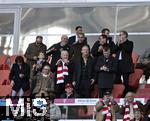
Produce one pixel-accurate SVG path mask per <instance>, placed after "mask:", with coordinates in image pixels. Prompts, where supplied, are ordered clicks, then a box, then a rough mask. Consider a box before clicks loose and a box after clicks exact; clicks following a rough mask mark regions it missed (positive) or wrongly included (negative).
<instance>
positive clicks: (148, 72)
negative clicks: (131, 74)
mask: <svg viewBox="0 0 150 121" xmlns="http://www.w3.org/2000/svg"><path fill="white" fill-rule="evenodd" d="M136 68H139V69H142V70H143V71H144V75H145V80H146V81H147V80H148V79H149V76H150V63H147V64H142V63H138V64H137V65H136Z"/></svg>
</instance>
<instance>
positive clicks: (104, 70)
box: [95, 45, 117, 97]
mask: <svg viewBox="0 0 150 121" xmlns="http://www.w3.org/2000/svg"><path fill="white" fill-rule="evenodd" d="M95 70H96V72H97V73H98V86H99V89H100V96H101V97H103V96H104V93H105V92H107V91H109V92H111V91H112V89H113V85H114V73H115V72H116V71H117V61H116V59H115V58H113V57H112V56H111V54H110V48H109V46H108V45H106V46H104V47H103V55H102V56H100V57H99V58H98V60H97V64H96V66H95Z"/></svg>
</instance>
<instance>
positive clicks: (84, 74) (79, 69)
mask: <svg viewBox="0 0 150 121" xmlns="http://www.w3.org/2000/svg"><path fill="white" fill-rule="evenodd" d="M81 53H82V55H81V57H80V58H77V59H75V60H74V78H73V81H74V84H75V89H76V91H77V93H78V94H79V95H80V97H82V98H89V97H90V87H91V85H92V84H93V83H94V81H95V80H94V78H95V73H94V60H93V58H92V57H91V56H90V47H89V46H88V45H84V46H83V47H82V50H81Z"/></svg>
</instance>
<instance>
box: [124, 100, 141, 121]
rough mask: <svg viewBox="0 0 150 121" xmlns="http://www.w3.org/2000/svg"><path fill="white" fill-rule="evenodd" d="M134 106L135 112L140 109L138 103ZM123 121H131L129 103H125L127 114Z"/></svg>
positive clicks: (125, 113) (134, 103)
mask: <svg viewBox="0 0 150 121" xmlns="http://www.w3.org/2000/svg"><path fill="white" fill-rule="evenodd" d="M132 105H133V109H134V110H136V109H138V105H137V102H133V103H132ZM123 121H130V105H129V103H128V102H126V103H125V112H124V117H123Z"/></svg>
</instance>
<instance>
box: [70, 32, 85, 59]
mask: <svg viewBox="0 0 150 121" xmlns="http://www.w3.org/2000/svg"><path fill="white" fill-rule="evenodd" d="M84 45H87V42H86V40H85V35H84V33H80V34H79V35H78V41H77V43H75V44H73V45H72V46H71V48H72V51H71V55H72V58H79V57H80V56H81V49H82V47H83V46H84Z"/></svg>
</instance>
